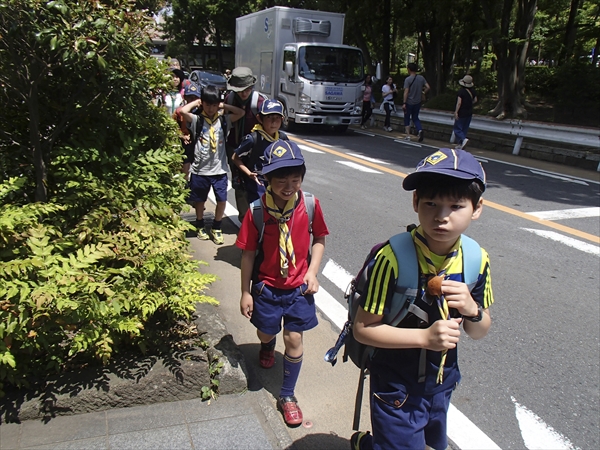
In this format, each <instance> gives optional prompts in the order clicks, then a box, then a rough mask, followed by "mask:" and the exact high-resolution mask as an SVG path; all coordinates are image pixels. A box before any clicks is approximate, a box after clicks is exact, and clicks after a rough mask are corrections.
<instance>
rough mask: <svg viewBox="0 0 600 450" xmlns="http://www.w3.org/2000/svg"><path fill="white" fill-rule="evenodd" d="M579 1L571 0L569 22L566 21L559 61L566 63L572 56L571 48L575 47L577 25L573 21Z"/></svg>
mask: <svg viewBox="0 0 600 450" xmlns="http://www.w3.org/2000/svg"><path fill="white" fill-rule="evenodd" d="M580 4H581V0H571V9H570V10H569V20H568V21H567V25H566V29H565V40H564V47H563V51H562V52H561V53H562V55H561V56H562V57H561V58H559V61H562V62H567V61H569V59H571V57H572V56H573V47H574V46H575V37H576V35H577V25H576V23H575V19H576V18H577V11H578V10H579V8H580Z"/></svg>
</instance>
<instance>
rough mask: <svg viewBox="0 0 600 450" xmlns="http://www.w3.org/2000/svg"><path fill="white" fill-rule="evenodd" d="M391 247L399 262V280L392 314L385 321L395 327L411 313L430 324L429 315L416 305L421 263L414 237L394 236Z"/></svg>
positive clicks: (391, 309) (391, 310) (409, 235)
mask: <svg viewBox="0 0 600 450" xmlns="http://www.w3.org/2000/svg"><path fill="white" fill-rule="evenodd" d="M390 245H391V247H392V250H393V251H394V256H396V260H397V261H398V279H397V281H396V289H395V291H394V297H393V298H392V302H391V305H390V312H389V313H388V314H386V315H385V316H384V317H383V321H384V322H385V323H387V324H389V325H391V326H394V327H395V326H397V325H398V324H400V322H401V321H402V320H403V319H404V318H405V317H406V314H408V313H409V312H411V313H413V314H415V315H416V316H417V317H419V319H421V320H422V321H424V322H427V323H428V322H429V316H428V315H427V313H426V312H425V311H423V310H422V309H421V308H419V307H417V306H415V305H414V302H415V299H416V298H417V293H418V289H417V288H418V284H419V263H418V261H417V250H416V249H415V244H414V242H413V239H412V235H411V234H410V233H409V232H405V233H400V234H397V235H395V236H392V237H391V238H390Z"/></svg>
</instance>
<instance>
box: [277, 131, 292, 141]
mask: <svg viewBox="0 0 600 450" xmlns="http://www.w3.org/2000/svg"><path fill="white" fill-rule="evenodd" d="M279 139H281V140H284V141H289V140H290V138H289V137H288V135H287V134H286V133H285V131H281V130H279Z"/></svg>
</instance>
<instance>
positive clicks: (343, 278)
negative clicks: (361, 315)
mask: <svg viewBox="0 0 600 450" xmlns="http://www.w3.org/2000/svg"><path fill="white" fill-rule="evenodd" d="M323 275H325V276H326V277H327V278H328V279H329V280H330V281H331V282H332V283H333V284H335V285H336V286H337V287H338V288H339V289H340V290H341V291H342V292H346V289H347V288H348V285H349V284H350V282H351V281H352V278H354V277H353V276H352V275H351V274H350V273H349V272H348V271H347V270H346V269H344V268H343V267H342V266H340V265H339V264H338V263H336V262H335V261H334V260H333V259H330V260H329V261H327V264H325V267H323Z"/></svg>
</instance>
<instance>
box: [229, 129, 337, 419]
mask: <svg viewBox="0 0 600 450" xmlns="http://www.w3.org/2000/svg"><path fill="white" fill-rule="evenodd" d="M262 173H263V175H264V176H265V177H266V178H267V180H268V183H269V186H268V188H267V191H266V193H265V194H264V195H263V196H262V206H263V207H262V217H263V223H262V224H258V223H255V221H254V214H246V215H245V216H244V220H243V222H242V226H241V228H240V232H239V234H238V238H237V241H236V245H237V246H238V247H239V248H241V249H242V250H243V252H242V274H241V276H242V297H241V300H240V311H241V313H242V314H243V315H244V316H245V317H247V318H248V319H250V322H252V324H253V325H254V326H255V327H256V328H257V334H258V338H259V339H260V342H261V349H260V352H259V364H260V366H261V367H263V368H265V369H268V368H271V367H273V365H274V364H275V336H276V335H277V334H278V333H279V332H280V331H281V323H282V320H283V340H284V343H285V355H284V357H283V384H282V386H281V391H280V394H279V399H278V402H277V404H278V407H279V409H281V411H282V413H283V418H284V420H285V422H286V423H287V424H288V425H290V426H297V425H300V424H301V423H302V411H301V410H300V407H299V406H298V402H297V400H296V397H295V396H294V389H295V387H296V381H297V380H298V375H299V374H300V368H301V366H302V355H303V352H304V349H303V344H302V334H303V332H304V331H305V330H310V329H311V328H314V327H315V326H317V316H316V310H315V299H314V296H313V294H314V293H315V292H317V291H318V289H319V281H318V280H317V273H318V271H319V266H320V264H321V259H322V257H323V252H324V251H325V236H327V235H328V234H329V230H328V229H327V225H326V224H325V219H324V217H323V212H322V210H321V206H320V204H319V201H318V200H317V199H316V198H315V199H314V213H313V214H312V216H313V217H312V224H311V221H310V219H309V214H308V209H307V207H306V206H305V194H304V193H302V191H301V189H300V188H301V186H302V181H303V180H304V175H305V173H306V166H305V165H304V158H303V157H302V153H301V152H300V149H299V148H298V146H297V145H296V144H295V143H293V142H290V141H282V140H277V141H275V142H273V143H272V144H270V145H269V146H268V147H267V148H266V150H265V154H264V160H263V168H262ZM306 196H308V194H306ZM259 228H261V229H260V230H259ZM311 234H312V244H311ZM257 251H258V256H257ZM255 269H256V270H255ZM253 272H256V273H255V274H254V275H253Z"/></svg>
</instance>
